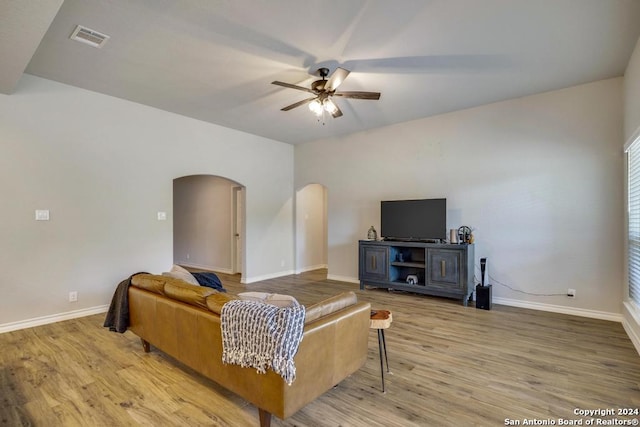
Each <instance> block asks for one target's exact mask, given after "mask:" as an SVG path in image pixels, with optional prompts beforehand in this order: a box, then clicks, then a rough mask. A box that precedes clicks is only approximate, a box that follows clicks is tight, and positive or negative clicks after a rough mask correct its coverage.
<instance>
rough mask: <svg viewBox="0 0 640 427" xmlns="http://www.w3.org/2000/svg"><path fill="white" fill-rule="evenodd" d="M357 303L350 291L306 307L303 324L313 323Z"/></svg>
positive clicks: (356, 298) (354, 295)
mask: <svg viewBox="0 0 640 427" xmlns="http://www.w3.org/2000/svg"><path fill="white" fill-rule="evenodd" d="M357 302H358V297H357V296H356V294H355V293H354V292H352V291H349V292H343V293H341V294H338V295H335V296H332V297H331V298H327V299H325V300H323V301H320V302H319V303H316V304H313V305H310V306H308V307H307V313H306V317H305V319H304V323H305V324H307V323H310V322H313V321H314V320H316V319H319V318H320V317H323V316H326V315H328V314H331V313H333V312H336V311H338V310H342V309H343V308H345V307H349V306H350V305H354V304H355V303H357Z"/></svg>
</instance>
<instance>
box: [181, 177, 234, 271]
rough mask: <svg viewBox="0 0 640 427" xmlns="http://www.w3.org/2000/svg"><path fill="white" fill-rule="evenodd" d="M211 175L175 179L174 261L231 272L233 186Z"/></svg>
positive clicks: (227, 181) (231, 182) (232, 182)
mask: <svg viewBox="0 0 640 427" xmlns="http://www.w3.org/2000/svg"><path fill="white" fill-rule="evenodd" d="M237 186H238V184H237V183H236V182H234V181H230V180H228V179H225V178H220V177H217V176H210V175H193V176H186V177H182V178H178V179H175V180H174V181H173V262H174V263H176V264H180V265H185V266H191V267H197V268H204V269H207V270H214V271H219V272H223V273H229V274H231V273H232V270H233V259H232V250H233V245H232V239H233V221H234V218H233V216H234V215H233V213H234V211H233V209H232V199H233V187H237Z"/></svg>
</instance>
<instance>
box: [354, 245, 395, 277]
mask: <svg viewBox="0 0 640 427" xmlns="http://www.w3.org/2000/svg"><path fill="white" fill-rule="evenodd" d="M388 264H389V248H388V247H387V246H372V245H371V246H370V245H362V246H361V247H360V280H367V279H369V280H387V272H388Z"/></svg>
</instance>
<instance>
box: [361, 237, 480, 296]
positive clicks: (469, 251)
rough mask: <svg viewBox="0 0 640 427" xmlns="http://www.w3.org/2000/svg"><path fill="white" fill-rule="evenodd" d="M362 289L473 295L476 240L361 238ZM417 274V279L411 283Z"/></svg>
mask: <svg viewBox="0 0 640 427" xmlns="http://www.w3.org/2000/svg"><path fill="white" fill-rule="evenodd" d="M359 251H360V263H359V264H360V265H359V280H360V289H364V288H365V286H372V287H377V288H388V289H398V290H403V291H409V292H416V293H420V294H426V295H434V296H441V297H449V298H456V299H459V300H461V301H462V304H464V305H465V306H466V305H467V303H468V301H469V300H470V299H471V298H473V290H474V283H473V272H474V259H475V258H474V246H473V244H462V245H455V244H446V243H422V242H400V241H377V240H360V242H359ZM408 276H415V278H417V283H415V284H412V283H407V277H408Z"/></svg>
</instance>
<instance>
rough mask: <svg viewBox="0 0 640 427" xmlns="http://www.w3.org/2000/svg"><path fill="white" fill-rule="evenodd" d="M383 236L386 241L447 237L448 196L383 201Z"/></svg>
mask: <svg viewBox="0 0 640 427" xmlns="http://www.w3.org/2000/svg"><path fill="white" fill-rule="evenodd" d="M380 236H381V237H382V238H383V239H385V240H419V241H431V240H445V239H446V238H447V199H421V200H388V201H382V202H380Z"/></svg>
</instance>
